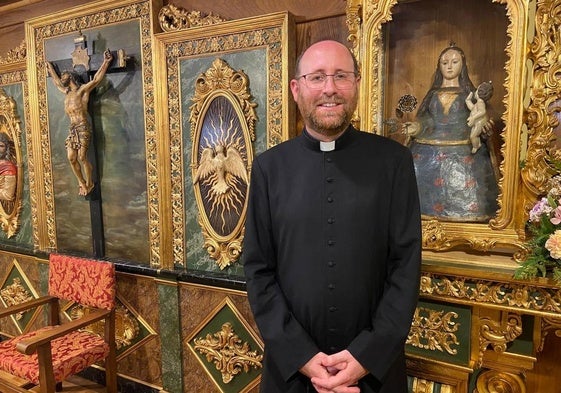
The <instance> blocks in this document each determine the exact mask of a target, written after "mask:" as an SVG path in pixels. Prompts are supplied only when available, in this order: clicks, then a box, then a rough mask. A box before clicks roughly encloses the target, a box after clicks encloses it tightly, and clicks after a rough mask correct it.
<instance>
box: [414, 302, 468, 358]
mask: <svg viewBox="0 0 561 393" xmlns="http://www.w3.org/2000/svg"><path fill="white" fill-rule="evenodd" d="M456 318H458V314H457V313H455V312H453V311H450V312H447V313H446V312H444V311H437V310H431V309H429V308H425V307H417V308H416V309H415V315H414V316H413V323H412V325H411V329H410V331H409V336H408V337H407V342H406V343H407V344H409V345H412V346H414V347H417V348H422V349H428V350H430V351H440V352H447V353H448V354H450V355H456V354H457V353H458V350H457V349H455V348H452V346H453V345H459V344H460V343H459V341H458V338H457V336H456V334H455V333H456V332H457V331H458V329H459V327H460V324H459V323H458V322H455V321H454V319H456Z"/></svg>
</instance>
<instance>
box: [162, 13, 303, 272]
mask: <svg viewBox="0 0 561 393" xmlns="http://www.w3.org/2000/svg"><path fill="white" fill-rule="evenodd" d="M293 23H294V22H293V20H292V17H291V15H290V14H289V13H286V12H282V13H275V14H268V15H263V16H259V17H252V18H246V19H240V20H234V21H228V22H220V23H216V24H212V25H207V26H197V27H192V28H187V29H185V30H180V31H171V32H166V33H162V34H159V35H157V36H156V38H157V50H158V54H157V55H156V58H157V59H159V63H158V64H157V67H156V70H157V72H158V80H159V81H160V82H161V86H162V89H161V90H160V92H159V93H160V94H161V96H157V102H159V103H160V104H161V108H160V109H159V110H158V111H157V113H158V114H165V115H166V116H163V117H162V118H160V119H159V121H158V124H159V128H160V129H161V130H162V131H164V133H165V134H163V135H162V138H165V140H166V142H167V143H169V146H170V151H169V152H166V153H165V154H163V157H164V156H165V157H169V161H166V162H162V163H161V164H162V166H165V167H167V168H168V170H169V171H170V184H169V187H170V195H171V227H172V233H171V234H169V236H170V241H171V244H172V245H173V246H172V249H171V250H170V253H171V258H170V261H173V264H174V265H175V266H183V267H186V268H188V269H191V270H201V271H214V270H219V269H225V268H226V267H227V268H228V273H229V274H233V275H243V272H242V270H241V266H240V265H239V263H236V262H237V259H238V256H239V251H241V244H242V242H243V233H244V222H245V221H244V220H245V219H244V217H245V208H246V206H247V200H246V195H247V194H246V193H243V199H242V200H241V203H240V206H239V209H240V210H239V214H237V215H236V217H237V219H236V224H235V225H232V228H234V229H233V231H231V232H228V233H227V234H217V232H218V231H215V230H213V228H211V226H210V225H209V222H210V220H209V219H208V217H209V215H208V214H205V213H204V210H205V208H204V201H203V199H204V198H201V195H202V193H201V188H200V184H199V182H198V181H197V180H196V172H197V169H199V168H200V164H201V161H202V160H201V157H202V152H203V150H204V148H203V144H201V143H200V142H201V140H204V139H205V138H204V137H203V138H201V136H202V135H203V132H202V130H203V129H204V128H205V127H204V125H203V123H205V122H208V120H209V117H208V116H207V114H209V111H208V110H206V109H204V110H201V109H203V108H207V109H208V108H209V107H210V104H209V103H208V102H207V101H206V100H207V99H213V100H214V99H215V98H219V97H222V98H227V99H226V101H228V102H229V103H230V104H229V105H227V106H229V107H232V108H233V107H236V108H238V109H237V110H236V112H237V115H236V116H234V117H235V118H237V119H239V122H240V123H245V125H244V126H243V128H244V129H245V130H246V131H245V132H244V135H245V136H244V138H242V139H244V140H245V142H244V143H242V145H244V146H245V147H243V148H241V149H238V151H244V152H246V153H243V154H242V155H243V156H244V158H243V161H244V166H245V170H244V172H245V173H246V174H247V175H249V172H250V168H251V157H252V156H253V154H257V153H259V152H261V151H263V150H265V149H267V148H269V147H271V146H274V145H276V144H278V143H279V142H281V141H283V140H286V139H288V138H289V132H291V130H294V127H292V122H293V119H294V116H293V111H294V104H293V103H292V102H291V101H290V98H289V90H288V82H289V76H290V75H291V73H290V72H291V66H290V64H291V60H292V59H293V57H294V54H293V52H294V48H293V42H294V40H293V39H291V35H293V34H294V28H293ZM215 62H217V63H215ZM215 64H217V65H215ZM228 75H232V76H234V77H232V78H231V79H230V77H228ZM221 78H224V79H223V82H224V83H221V82H219V81H218V79H221ZM207 83H208V86H207ZM196 86H197V87H196ZM201 86H202V87H203V88H202V90H201V91H198V90H197V88H200V87H201ZM205 86H206V88H207V89H208V91H206V90H205ZM242 108H254V110H255V113H254V114H253V113H252V112H253V109H252V110H250V111H246V110H245V109H242ZM168 130H169V131H168ZM218 139H220V138H217V140H218ZM196 146H199V147H200V148H198V147H196ZM215 154H216V150H215ZM239 180H240V181H241V182H242V183H245V182H246V181H245V180H243V176H242V177H241V178H240V179H239ZM215 186H216V185H215ZM243 189H244V190H246V189H247V188H246V185H245V184H244V186H243Z"/></svg>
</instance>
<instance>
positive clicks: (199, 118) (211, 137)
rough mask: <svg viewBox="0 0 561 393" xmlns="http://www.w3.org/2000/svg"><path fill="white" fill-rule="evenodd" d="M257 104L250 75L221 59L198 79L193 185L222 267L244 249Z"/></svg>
mask: <svg viewBox="0 0 561 393" xmlns="http://www.w3.org/2000/svg"><path fill="white" fill-rule="evenodd" d="M256 105H257V104H256V103H254V102H252V96H251V94H250V92H249V79H248V77H247V75H246V74H245V73H244V72H243V71H236V70H234V69H232V68H231V67H230V66H229V65H228V64H227V63H226V62H225V61H224V60H222V59H215V60H214V62H213V63H212V66H211V67H210V68H209V69H208V70H207V71H206V72H205V73H203V74H201V75H200V76H199V77H198V79H197V81H196V83H195V94H194V97H193V104H192V105H191V108H190V109H191V116H190V119H189V120H190V122H191V140H192V141H193V145H192V146H193V147H192V150H193V151H192V162H191V169H192V176H193V187H194V191H195V199H196V201H197V207H198V209H199V224H200V225H201V228H202V232H203V237H204V239H205V240H204V248H205V249H206V250H207V252H208V253H209V255H210V256H211V258H213V259H214V260H216V261H217V264H218V266H219V268H220V269H224V268H225V267H227V266H229V265H231V264H232V263H234V262H235V261H236V260H237V259H238V257H239V256H240V254H241V248H242V239H243V224H244V222H245V219H244V218H245V211H246V209H247V190H248V187H249V171H250V169H249V166H250V164H251V162H252V161H253V150H252V149H251V142H252V141H254V140H255V123H256V121H257V115H256V113H255V107H256Z"/></svg>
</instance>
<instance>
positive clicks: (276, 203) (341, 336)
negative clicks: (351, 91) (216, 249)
mask: <svg viewBox="0 0 561 393" xmlns="http://www.w3.org/2000/svg"><path fill="white" fill-rule="evenodd" d="M322 149H323V150H326V149H327V150H329V151H322ZM331 149H332V150H331ZM242 262H243V264H244V269H245V274H246V278H247V292H248V296H249V301H250V304H251V307H252V311H253V313H254V316H255V319H256V322H257V325H258V327H259V331H260V333H261V335H262V337H263V340H264V342H265V359H264V367H263V374H262V381H261V392H264V393H277V392H278V393H287V392H308V391H309V392H313V391H314V390H313V388H312V387H311V385H310V384H309V382H308V378H306V377H304V376H303V375H302V374H300V373H299V372H298V370H299V368H301V367H302V366H303V365H304V364H305V363H306V362H307V361H308V360H309V359H311V358H312V357H313V356H314V355H315V354H317V353H318V352H320V351H322V352H325V353H327V354H332V353H336V352H339V351H342V350H344V349H348V350H349V351H350V352H351V354H352V355H353V356H354V357H355V358H356V359H357V360H358V361H359V362H360V363H361V364H362V365H363V366H364V367H365V368H366V369H367V370H368V371H369V373H370V374H368V375H367V376H366V377H364V378H363V379H362V380H361V381H360V382H359V385H360V388H361V392H362V393H368V392H385V393H405V392H406V391H407V387H406V375H405V359H404V353H403V352H404V343H405V339H406V337H407V333H408V332H409V328H410V326H411V318H412V315H413V312H414V309H415V306H416V304H417V297H418V291H419V277H420V267H421V225H420V212H419V196H418V193H417V184H416V180H415V173H414V168H413V162H412V157H411V153H410V151H409V150H408V149H407V148H406V147H404V146H402V145H400V144H398V143H396V142H394V141H392V140H390V139H387V138H384V137H381V136H378V135H374V134H370V133H366V132H361V131H357V130H355V129H354V128H352V127H349V129H348V130H347V131H346V132H345V133H344V134H343V135H342V136H341V137H340V138H339V139H338V140H337V141H335V144H334V146H333V145H331V146H329V144H322V145H321V146H320V143H319V142H318V141H316V140H314V139H313V138H311V137H310V136H309V134H308V133H307V132H306V131H305V130H304V132H303V133H302V135H300V136H298V137H296V138H294V139H292V140H289V141H287V142H284V143H281V144H279V145H277V146H275V147H273V148H271V149H269V150H268V151H266V152H264V153H262V154H261V155H259V156H258V157H256V158H255V160H254V162H253V169H252V175H251V186H250V197H249V208H248V215H247V222H246V234H245V239H244V251H243V256H242Z"/></svg>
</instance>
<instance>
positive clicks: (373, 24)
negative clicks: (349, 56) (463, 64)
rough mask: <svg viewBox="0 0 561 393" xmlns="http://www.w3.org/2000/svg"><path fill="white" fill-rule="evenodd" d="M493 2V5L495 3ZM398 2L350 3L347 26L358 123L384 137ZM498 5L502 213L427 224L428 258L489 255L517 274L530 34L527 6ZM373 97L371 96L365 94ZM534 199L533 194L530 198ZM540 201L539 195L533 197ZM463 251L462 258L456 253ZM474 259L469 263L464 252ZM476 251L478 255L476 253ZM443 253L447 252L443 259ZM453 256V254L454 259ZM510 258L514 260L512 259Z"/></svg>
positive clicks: (508, 0)
mask: <svg viewBox="0 0 561 393" xmlns="http://www.w3.org/2000/svg"><path fill="white" fill-rule="evenodd" d="M490 1H491V0H490ZM397 3H398V1H397V0H351V1H348V2H347V26H348V27H349V41H350V43H351V47H352V50H353V52H354V53H355V55H356V56H357V58H358V60H359V63H360V68H361V71H362V72H361V74H362V80H361V85H360V89H361V92H363V93H362V94H361V101H360V103H359V107H358V110H357V116H358V119H357V121H358V122H360V126H361V128H362V129H365V130H371V131H374V132H377V133H381V130H382V124H381V119H382V116H381V113H382V111H383V108H384V88H385V84H384V76H383V72H382V70H383V67H384V66H385V64H384V60H385V58H384V56H385V52H384V51H385V47H384V44H385V43H384V37H383V34H382V29H383V27H384V24H386V23H391V21H392V7H393V6H394V5H396V4H397ZM496 3H500V4H503V5H504V6H505V7H506V10H507V11H506V16H507V18H508V27H507V31H506V36H507V37H508V43H507V47H506V48H505V53H506V54H507V62H506V64H505V71H506V78H505V80H504V89H505V91H506V94H505V96H504V98H503V104H504V105H505V108H506V111H505V113H504V114H503V116H502V119H503V120H504V123H505V128H504V130H503V131H502V134H501V136H502V138H503V139H502V140H504V141H506V142H505V143H504V144H503V146H502V147H501V153H502V155H503V161H502V162H501V164H500V168H499V171H500V179H499V184H498V185H499V197H498V202H499V207H498V211H497V214H496V216H495V217H494V218H493V219H491V220H490V221H489V222H488V223H467V222H466V223H462V222H445V221H441V220H437V219H424V220H423V249H424V255H425V256H426V257H427V258H430V259H433V260H448V261H449V260H451V259H452V260H454V261H455V262H460V263H462V262H465V261H466V260H468V261H470V262H471V261H473V260H474V259H477V256H476V257H474V256H473V254H478V253H479V255H483V254H488V253H496V254H497V255H498V254H501V256H500V257H497V260H501V263H504V266H505V267H508V268H512V267H513V266H515V264H514V263H513V262H512V254H513V253H514V259H515V260H519V259H521V258H522V257H523V255H524V253H525V251H526V250H525V247H524V221H525V220H524V217H525V211H524V209H525V206H524V203H523V202H522V201H521V198H520V197H519V194H520V192H521V187H520V182H521V176H520V169H519V167H520V164H519V163H520V160H521V159H522V158H523V154H524V153H525V152H524V147H525V144H524V142H525V141H524V140H523V138H522V137H521V134H522V132H521V131H520V130H524V129H525V125H524V124H523V100H524V98H525V94H527V93H526V91H525V89H527V87H526V83H525V82H526V81H525V79H524V76H525V72H526V70H525V66H526V65H525V60H526V28H527V25H528V19H529V10H528V5H527V3H526V2H524V1H521V0H501V1H496ZM364 92H368V94H364ZM536 147H537V146H536V145H529V146H528V151H533V150H535V149H536ZM530 194H532V193H531V192H530ZM534 195H535V193H534ZM458 250H460V252H456V251H458ZM466 250H467V252H470V253H471V255H470V256H469V257H467V258H466V255H465V252H466ZM473 250H475V251H476V252H475V253H473ZM441 251H447V252H445V253H442V252H441ZM450 251H453V253H450ZM509 256H510V257H509ZM494 258H495V257H494V256H493V257H491V258H489V255H486V256H485V258H484V259H482V260H481V263H482V264H483V265H486V264H489V261H490V260H493V259H494Z"/></svg>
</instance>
